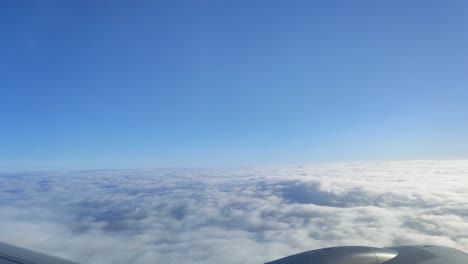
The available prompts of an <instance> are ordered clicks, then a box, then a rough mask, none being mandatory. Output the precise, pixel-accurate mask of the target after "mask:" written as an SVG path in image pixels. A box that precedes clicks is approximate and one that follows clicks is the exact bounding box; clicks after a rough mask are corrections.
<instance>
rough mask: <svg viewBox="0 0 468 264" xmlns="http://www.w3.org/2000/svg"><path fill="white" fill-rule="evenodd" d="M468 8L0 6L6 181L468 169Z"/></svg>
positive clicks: (0, 142)
mask: <svg viewBox="0 0 468 264" xmlns="http://www.w3.org/2000/svg"><path fill="white" fill-rule="evenodd" d="M467 14H468V2H466V1H430V0H424V1H423V0H421V1H407V0H392V1H375V0H372V1H344V0H343V1H330V0H327V1H275V0H264V1H261V0H259V1H228V0H216V1H215V0H213V1H203V0H201V1H178V0H176V1H133V0H132V1H130V0H129V1H95V0H92V1H84V0H83V1H81V0H80V1H62V0H60V1H59V0H57V1H42V0H41V1H39V0H37V1H21V0H7V1H2V2H1V3H0V34H1V39H0V40H1V41H0V58H1V60H0V91H1V93H0V170H3V171H12V170H62V169H98V168H138V167H179V166H234V165H264V164H265V165H270V164H297V163H310V162H333V161H351V160H388V159H390V160H393V159H397V160H400V159H457V158H468V136H467V135H468V16H467Z"/></svg>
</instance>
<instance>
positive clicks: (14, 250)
mask: <svg viewBox="0 0 468 264" xmlns="http://www.w3.org/2000/svg"><path fill="white" fill-rule="evenodd" d="M0 264H78V263H76V262H73V261H70V260H66V259H61V258H57V257H53V256H48V255H45V254H42V253H39V252H35V251H32V250H29V249H25V248H20V247H16V246H12V245H9V244H6V243H1V242H0Z"/></svg>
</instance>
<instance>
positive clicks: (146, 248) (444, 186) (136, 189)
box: [0, 161, 468, 264]
mask: <svg viewBox="0 0 468 264" xmlns="http://www.w3.org/2000/svg"><path fill="white" fill-rule="evenodd" d="M467 176H468V161H412V162H385V163H384V162H382V163H377V162H375V163H343V164H317V165H308V166H290V167H280V168H232V169H217V170H215V169H157V170H117V171H76V172H48V173H42V172H41V173H2V174H0V233H1V234H2V235H1V237H2V238H1V239H2V240H3V241H4V242H7V243H11V244H15V245H19V246H23V247H27V248H31V249H34V250H38V251H41V252H45V253H49V254H52V255H58V256H62V257H66V258H69V259H72V260H76V261H79V262H82V263H91V264H92V263H94V264H106V263H125V264H128V263H135V264H144V263H155V262H158V263H159V262H160V263H208V264H209V263H262V262H265V261H269V260H273V259H275V258H279V257H283V256H286V255H290V254H294V253H298V252H301V251H305V250H310V249H314V248H318V247H326V246H338V245H369V246H391V245H400V244H439V245H445V246H450V247H455V248H459V249H461V250H465V251H468V221H467V220H468V202H467V201H468V179H466V177H467Z"/></svg>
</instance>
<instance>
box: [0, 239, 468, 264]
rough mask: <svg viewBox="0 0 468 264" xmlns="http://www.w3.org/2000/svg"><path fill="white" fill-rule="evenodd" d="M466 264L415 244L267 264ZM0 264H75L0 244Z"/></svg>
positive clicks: (458, 255) (456, 254)
mask: <svg viewBox="0 0 468 264" xmlns="http://www.w3.org/2000/svg"><path fill="white" fill-rule="evenodd" d="M383 263H385V264H467V263H468V254H466V253H464V252H462V251H460V250H457V249H453V248H448V247H441V246H430V245H414V246H397V247H385V248H376V247H360V246H347V247H331V248H322V249H316V250H311V251H306V252H303V253H299V254H295V255H291V256H288V257H284V258H281V259H278V260H274V261H271V262H267V263H266V264H383ZM0 264H78V263H76V262H73V261H70V260H66V259H62V258H57V257H53V256H48V255H45V254H42V253H38V252H35V251H32V250H29V249H24V248H20V247H16V246H12V245H9V244H5V243H0Z"/></svg>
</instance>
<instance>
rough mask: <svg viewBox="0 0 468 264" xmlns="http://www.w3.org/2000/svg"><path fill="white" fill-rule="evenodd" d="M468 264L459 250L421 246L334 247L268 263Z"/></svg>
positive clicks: (465, 257)
mask: <svg viewBox="0 0 468 264" xmlns="http://www.w3.org/2000/svg"><path fill="white" fill-rule="evenodd" d="M383 263H385V264H416V263H417V264H467V263H468V254H466V253H465V252H462V251H459V250H457V249H453V248H448V247H440V246H430V245H420V246H419V245H417V246H398V247H386V248H375V247H355V246H349V247H331V248H323V249H316V250H311V251H306V252H303V253H299V254H296V255H292V256H288V257H285V258H281V259H278V260H274V261H271V262H268V263H266V264H383Z"/></svg>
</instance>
